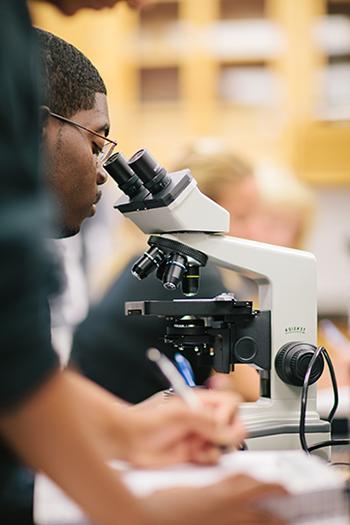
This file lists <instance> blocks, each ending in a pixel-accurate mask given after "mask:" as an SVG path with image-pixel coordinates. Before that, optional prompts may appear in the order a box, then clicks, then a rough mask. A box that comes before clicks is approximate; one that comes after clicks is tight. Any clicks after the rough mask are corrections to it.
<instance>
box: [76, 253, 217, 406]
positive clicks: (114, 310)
mask: <svg viewBox="0 0 350 525" xmlns="http://www.w3.org/2000/svg"><path fill="white" fill-rule="evenodd" d="M132 265H133V262H131V263H130V264H129V265H128V266H127V267H126V268H125V270H124V271H123V272H122V274H121V275H120V276H119V278H118V279H117V280H116V281H115V283H114V284H113V285H112V287H111V288H110V290H109V291H108V292H107V294H106V295H105V297H104V298H103V299H102V301H101V302H100V303H99V304H97V305H95V306H94V307H93V308H92V309H91V310H90V312H89V315H88V316H87V318H86V319H85V320H84V321H83V322H82V323H81V324H80V325H79V326H78V328H77V330H76V332H75V335H74V339H73V347H72V354H71V363H72V364H75V365H76V366H77V367H78V368H79V369H80V371H81V372H82V373H83V374H84V375H86V376H87V377H89V378H90V379H92V380H93V381H95V382H96V383H98V384H99V385H101V386H103V387H104V388H106V389H107V390H109V391H110V392H112V393H113V394H115V395H117V396H118V397H121V398H122V399H125V400H126V401H129V402H130V403H138V402H140V401H143V400H144V399H146V398H147V397H149V396H151V395H152V394H154V393H155V392H159V391H160V390H162V389H164V388H167V387H168V386H169V385H168V384H167V382H166V381H165V379H164V378H163V376H162V375H161V374H160V373H159V371H158V370H157V368H156V366H155V365H154V364H153V363H151V362H149V361H148V360H147V358H146V356H145V352H146V350H147V349H148V348H150V347H152V346H155V347H157V348H159V349H160V350H161V351H163V352H164V353H166V354H167V355H168V356H170V357H172V356H173V353H174V350H173V349H172V347H171V346H170V345H166V344H164V343H163V342H162V336H163V335H164V334H165V326H166V321H165V320H164V319H162V318H158V317H149V316H147V317H144V316H131V317H127V316H125V315H124V303H125V302H126V301H140V300H147V299H149V300H159V301H161V300H163V301H166V300H167V301H169V300H171V299H183V298H184V296H183V295H182V293H181V292H180V291H176V292H170V291H168V290H165V289H164V288H163V286H162V283H161V282H160V281H159V280H158V279H156V277H155V276H154V275H151V276H149V277H147V278H146V279H144V280H143V281H138V280H137V279H135V277H133V276H132V275H131V272H130V270H131V267H132ZM201 275H202V276H201V285H200V292H199V294H198V296H197V297H198V298H211V297H214V296H215V295H218V294H219V293H221V292H223V291H227V290H226V289H225V286H224V284H223V282H222V279H221V277H220V274H219V272H218V270H217V269H216V268H215V267H214V266H213V265H210V264H209V265H207V266H206V267H205V268H203V269H202V272H201ZM186 357H187V358H188V359H189V360H190V361H191V362H192V365H193V368H194V370H195V374H196V379H197V383H198V384H201V383H202V382H203V381H205V379H206V378H207V377H208V375H209V373H210V367H209V366H200V365H199V364H198V362H197V361H195V356H194V355H193V354H192V353H191V354H187V355H186Z"/></svg>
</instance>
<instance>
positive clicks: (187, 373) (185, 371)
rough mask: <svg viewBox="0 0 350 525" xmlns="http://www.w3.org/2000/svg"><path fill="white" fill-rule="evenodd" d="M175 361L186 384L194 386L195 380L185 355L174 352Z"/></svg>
mask: <svg viewBox="0 0 350 525" xmlns="http://www.w3.org/2000/svg"><path fill="white" fill-rule="evenodd" d="M174 357H175V363H176V366H177V369H178V371H179V372H180V374H181V375H182V377H183V378H184V380H185V381H186V384H187V385H188V386H191V387H192V386H196V383H195V380H194V373H193V370H192V366H191V363H190V362H189V360H188V359H186V357H184V356H183V355H182V354H180V353H179V352H176V354H175V356H174Z"/></svg>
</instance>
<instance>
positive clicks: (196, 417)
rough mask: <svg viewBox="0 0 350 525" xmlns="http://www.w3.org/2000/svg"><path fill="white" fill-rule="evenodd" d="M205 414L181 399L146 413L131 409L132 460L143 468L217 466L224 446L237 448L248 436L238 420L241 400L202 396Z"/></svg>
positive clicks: (218, 394)
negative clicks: (185, 403) (192, 464)
mask: <svg viewBox="0 0 350 525" xmlns="http://www.w3.org/2000/svg"><path fill="white" fill-rule="evenodd" d="M198 395H199V397H200V399H201V400H202V402H203V408H204V409H203V410H202V411H194V410H190V409H189V408H188V407H187V406H186V405H184V403H183V401H182V400H180V399H178V398H173V399H171V400H169V401H168V402H167V403H166V404H162V405H156V406H153V405H152V404H150V405H149V406H148V407H147V406H146V405H143V409H142V410H137V409H136V410H135V409H129V416H128V417H130V418H131V419H130V422H129V429H130V438H129V454H128V461H130V462H131V463H132V464H134V465H138V466H143V467H155V466H164V465H170V464H174V463H184V462H193V463H199V464H214V463H216V462H217V461H218V460H219V458H220V455H221V452H220V446H224V447H227V446H237V445H238V444H239V443H240V442H241V441H242V440H243V439H244V435H245V431H244V428H243V426H242V424H241V423H240V422H239V421H238V419H237V418H236V417H235V414H236V411H237V399H236V398H234V397H232V396H231V395H228V394H223V393H218V392H212V393H210V392H201V393H200V394H198Z"/></svg>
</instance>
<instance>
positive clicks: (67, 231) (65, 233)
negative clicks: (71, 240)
mask: <svg viewBox="0 0 350 525" xmlns="http://www.w3.org/2000/svg"><path fill="white" fill-rule="evenodd" d="M79 232H80V226H77V227H74V228H73V227H70V226H63V227H62V228H60V229H59V230H57V231H56V232H55V239H66V238H67V237H73V236H74V235H76V234H77V233H79Z"/></svg>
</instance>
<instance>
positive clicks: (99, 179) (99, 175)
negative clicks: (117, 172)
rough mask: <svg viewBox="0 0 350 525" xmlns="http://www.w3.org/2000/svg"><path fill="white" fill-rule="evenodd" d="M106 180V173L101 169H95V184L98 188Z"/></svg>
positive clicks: (100, 167) (99, 167)
mask: <svg viewBox="0 0 350 525" xmlns="http://www.w3.org/2000/svg"><path fill="white" fill-rule="evenodd" d="M107 179H108V173H107V171H106V170H105V169H104V168H103V167H102V166H98V167H97V184H98V185H99V186H100V185H101V184H104V183H105V182H106V181H107Z"/></svg>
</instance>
